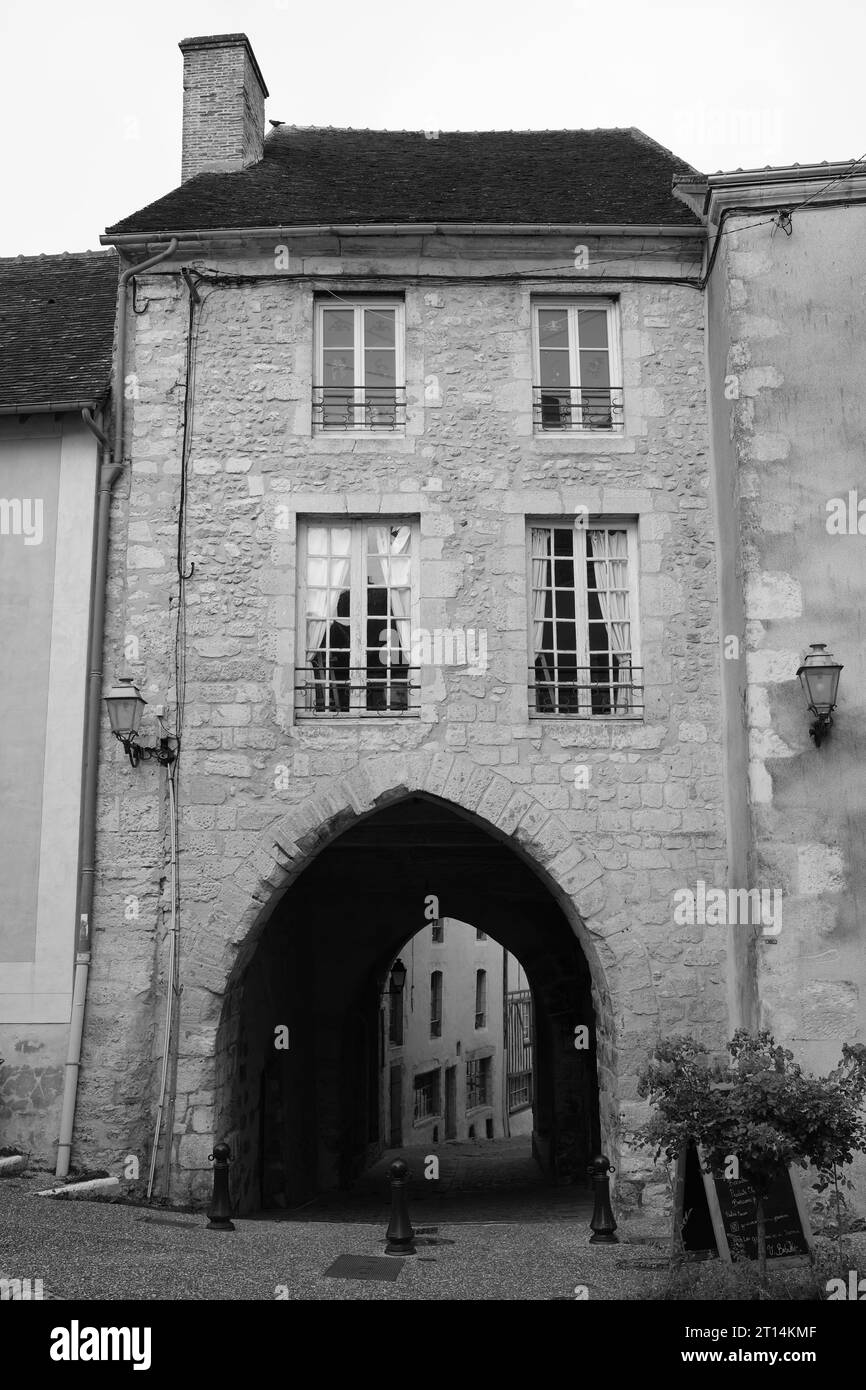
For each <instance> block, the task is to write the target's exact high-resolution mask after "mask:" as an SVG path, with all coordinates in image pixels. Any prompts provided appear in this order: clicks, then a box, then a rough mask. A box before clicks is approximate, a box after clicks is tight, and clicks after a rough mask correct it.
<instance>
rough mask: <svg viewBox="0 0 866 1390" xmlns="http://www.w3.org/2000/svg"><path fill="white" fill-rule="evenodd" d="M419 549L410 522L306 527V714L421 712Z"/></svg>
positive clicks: (301, 679) (301, 694)
mask: <svg viewBox="0 0 866 1390" xmlns="http://www.w3.org/2000/svg"><path fill="white" fill-rule="evenodd" d="M417 549H418V547H417V530H416V527H415V526H414V525H413V524H412V523H410V522H408V521H391V522H390V523H389V522H385V523H382V524H380V523H378V522H377V524H376V525H370V524H369V523H368V522H366V521H351V522H346V521H341V522H340V523H338V524H330V523H328V522H321V523H319V522H309V523H307V524H306V525H305V526H303V527H302V528H301V531H300V545H299V573H300V576H301V585H300V595H299V615H298V646H299V648H303V659H302V662H301V663H299V666H298V671H297V679H296V682H295V708H296V710H297V711H298V713H299V714H303V715H328V716H333V715H341V714H342V715H383V714H386V715H406V714H417V713H418V710H419V698H418V697H419V691H420V685H419V680H418V675H419V673H418V669H417V667H415V668H413V667H410V665H409V660H410V654H411V648H412V632H413V623H414V622H415V614H414V612H413V610H414V607H415V604H416V599H417V591H418V585H417V573H416V569H415V566H416V563H417V561H416V557H417Z"/></svg>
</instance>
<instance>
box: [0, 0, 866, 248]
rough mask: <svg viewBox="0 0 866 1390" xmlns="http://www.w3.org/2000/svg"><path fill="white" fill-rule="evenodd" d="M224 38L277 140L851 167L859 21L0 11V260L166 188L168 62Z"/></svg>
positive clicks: (389, 10) (850, 11)
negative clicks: (639, 144)
mask: <svg viewBox="0 0 866 1390" xmlns="http://www.w3.org/2000/svg"><path fill="white" fill-rule="evenodd" d="M238 31H241V32H244V33H246V34H247V35H248V37H249V39H250V42H251V44H252V47H253V51H254V52H255V54H256V57H257V59H258V62H259V66H260V68H261V70H262V73H263V75H264V78H265V82H266V83H267V86H268V89H269V91H270V99H269V100H268V102H267V103H266V106H265V117H266V119H274V120H281V121H285V122H287V123H289V124H293V125H334V126H355V127H369V128H373V129H405V130H497V129H506V130H509V129H510V130H543V129H563V128H571V129H575V128H581V127H593V126H638V127H639V128H640V129H641V130H643V131H645V132H646V133H647V134H648V135H651V136H652V137H653V138H654V139H655V140H658V141H659V142H660V143H661V144H663V145H666V146H667V147H668V148H669V149H671V150H673V151H674V152H675V153H676V154H678V155H679V156H680V157H681V158H683V159H686V160H687V161H688V162H689V163H690V164H692V165H694V166H695V168H697V169H700V170H701V171H703V172H705V173H711V172H714V171H716V170H718V169H726V170H729V169H737V168H744V169H749V168H762V167H763V166H764V165H767V164H793V163H800V164H809V163H813V162H815V163H820V162H821V161H822V160H830V161H833V160H848V159H857V158H859V157H860V156H862V155H864V154H866V120H864V98H863V90H864V78H863V51H864V41H866V6H864V5H863V4H862V0H824V2H823V3H822V4H821V5H820V6H816V5H814V4H813V3H812V0H809V2H808V3H807V0H727V3H725V4H719V3H713V0H708V3H704V2H703V0H660V3H654V2H653V0H649V3H646V2H645V0H616V3H613V4H611V3H605V0H597V3H593V4H588V3H585V0H544V3H543V4H527V3H526V2H525V0H523V3H520V0H363V3H359V2H358V0H354V2H353V3H349V0H325V3H319V4H312V5H301V4H299V3H297V0H243V4H240V3H234V4H229V3H222V2H221V0H150V3H148V4H147V5H146V6H130V5H128V4H124V3H123V0H113V2H112V3H107V0H74V2H73V3H69V0H40V3H39V4H36V3H34V0H2V8H0V131H2V151H0V152H2V189H3V196H2V204H3V206H2V211H0V255H3V256H15V255H37V254H40V253H52V252H59V251H82V250H87V249H89V248H96V247H98V245H99V235H100V233H101V232H103V231H104V229H105V227H106V226H109V225H110V224H111V223H113V222H116V221H118V220H119V219H120V218H121V217H124V216H126V215H128V214H129V213H131V212H133V211H135V210H136V209H138V208H141V207H144V206H145V205H146V204H147V203H150V202H153V201H154V199H156V198H159V197H161V196H162V195H163V194H165V193H167V192H169V191H170V190H171V189H172V188H175V187H177V185H178V184H179V182H180V150H181V112H182V86H181V79H182V57H181V54H180V52H179V50H178V47H177V45H178V43H179V41H180V40H181V39H183V38H187V37H192V36H196V35H201V34H221V33H234V32H238ZM266 128H267V127H266Z"/></svg>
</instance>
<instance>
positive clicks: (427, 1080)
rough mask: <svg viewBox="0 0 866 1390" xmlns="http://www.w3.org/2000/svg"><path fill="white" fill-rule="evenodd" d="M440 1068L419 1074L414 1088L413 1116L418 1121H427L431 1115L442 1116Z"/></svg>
mask: <svg viewBox="0 0 866 1390" xmlns="http://www.w3.org/2000/svg"><path fill="white" fill-rule="evenodd" d="M439 1076H440V1073H439V1068H438V1067H437V1068H436V1070H435V1071H423V1072H419V1073H418V1075H417V1076H416V1077H415V1079H414V1081H413V1083H412V1087H413V1095H414V1109H413V1115H414V1118H415V1120H416V1121H418V1120H426V1119H428V1118H429V1117H430V1116H431V1115H440V1114H441V1113H442V1106H441V1102H440V1099H439V1092H440V1085H439Z"/></svg>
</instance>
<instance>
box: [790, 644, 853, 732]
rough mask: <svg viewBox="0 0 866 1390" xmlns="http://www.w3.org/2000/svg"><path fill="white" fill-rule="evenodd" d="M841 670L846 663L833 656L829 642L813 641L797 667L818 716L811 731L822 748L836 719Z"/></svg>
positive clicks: (801, 682) (811, 705) (811, 707)
mask: <svg viewBox="0 0 866 1390" xmlns="http://www.w3.org/2000/svg"><path fill="white" fill-rule="evenodd" d="M841 672H842V667H841V666H840V665H839V662H838V661H834V660H833V653H832V652H828V651H827V644H826V642H813V643H812V644H811V646H810V647H809V650H808V651H807V652H806V654H805V655H804V657H803V664H802V666H800V667H799V669H798V671H797V675H798V676H799V677H800V684H801V685H802V687H803V691H804V693H805V695H806V700H807V702H808V705H809V711H810V713H811V714H814V716H815V719H814V722H813V724H812V726H811V728H810V729H809V733H810V734H811V735H812V738H813V739H814V740H815V747H816V748H820V746H821V743H822V740H823V739H825V738H826V736H827V734H828V733H829V732H830V725H831V724H832V723H833V711H834V709H835V708H836V692H837V691H838V689H839V676H840V674H841Z"/></svg>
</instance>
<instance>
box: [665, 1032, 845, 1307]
mask: <svg viewBox="0 0 866 1390" xmlns="http://www.w3.org/2000/svg"><path fill="white" fill-rule="evenodd" d="M728 1052H729V1054H730V1063H729V1064H728V1065H725V1064H724V1063H722V1062H720V1061H718V1060H715V1059H714V1058H713V1057H712V1056H711V1054H710V1052H709V1050H708V1049H707V1048H706V1047H705V1046H704V1044H703V1043H700V1042H697V1041H696V1040H695V1039H694V1038H691V1037H685V1038H672V1039H670V1040H668V1041H664V1042H660V1043H659V1044H658V1045H657V1046H656V1048H655V1050H654V1052H653V1054H652V1056H651V1058H650V1060H649V1063H648V1065H647V1066H646V1067H645V1069H644V1071H643V1072H642V1074H641V1077H640V1081H639V1085H638V1093H639V1094H640V1095H641V1096H644V1097H646V1098H647V1099H648V1100H649V1101H650V1102H651V1103H652V1104H653V1106H654V1107H655V1113H654V1114H653V1116H652V1117H651V1119H650V1120H649V1122H648V1123H647V1125H646V1126H645V1127H644V1129H643V1130H642V1131H641V1133H640V1135H639V1142H640V1143H642V1144H645V1145H647V1146H650V1147H652V1148H654V1149H655V1150H656V1159H658V1157H659V1156H660V1155H661V1154H662V1153H664V1154H665V1156H666V1157H667V1159H668V1160H669V1161H670V1160H673V1159H675V1158H676V1157H677V1156H678V1155H679V1154H680V1153H682V1152H685V1150H686V1149H687V1148H688V1146H689V1144H691V1143H693V1142H694V1143H698V1144H700V1145H701V1149H702V1151H703V1155H704V1160H705V1163H706V1167H707V1170H708V1171H709V1172H711V1173H712V1174H713V1176H714V1177H719V1178H721V1177H724V1176H725V1168H726V1165H727V1163H728V1162H729V1160H730V1158H731V1157H736V1158H737V1160H738V1163H739V1176H740V1177H741V1178H742V1179H744V1181H746V1182H748V1183H750V1184H751V1186H752V1189H753V1191H754V1193H755V1202H756V1208H757V1219H758V1220H757V1224H758V1231H757V1235H758V1265H759V1272H760V1276H761V1279H762V1280H764V1281H765V1280H766V1269H767V1265H766V1238H765V1237H766V1233H765V1228H764V1199H765V1197H766V1194H767V1191H768V1188H769V1185H770V1183H771V1181H772V1178H773V1176H774V1174H775V1173H776V1172H777V1170H778V1167H779V1165H780V1164H781V1165H783V1166H787V1165H788V1164H790V1163H797V1164H799V1165H800V1166H801V1167H803V1168H806V1167H808V1165H809V1164H812V1165H813V1167H814V1168H816V1169H817V1172H818V1182H817V1183H816V1187H817V1189H818V1190H819V1191H823V1190H824V1189H825V1188H827V1187H828V1186H829V1185H830V1184H831V1183H832V1184H833V1186H834V1189H835V1191H836V1193H837V1197H838V1189H839V1185H840V1183H841V1184H842V1185H843V1186H846V1187H849V1188H850V1187H851V1186H852V1184H851V1183H850V1182H849V1181H848V1179H847V1178H845V1177H844V1176H843V1175H842V1173H841V1170H842V1169H843V1168H844V1167H845V1165H847V1164H849V1163H850V1162H851V1160H852V1159H853V1157H854V1153H855V1152H856V1151H859V1150H862V1149H864V1148H866V1118H864V1115H863V1103H864V1099H866V1046H864V1045H863V1044H856V1045H850V1044H848V1043H845V1044H844V1045H843V1048H842V1058H841V1061H840V1062H839V1065H838V1066H837V1067H836V1068H835V1069H834V1070H833V1071H832V1072H830V1073H829V1075H828V1076H826V1077H814V1076H809V1075H807V1074H805V1073H804V1072H803V1069H802V1067H800V1065H799V1063H797V1062H795V1061H794V1054H793V1053H792V1052H789V1051H787V1050H786V1049H785V1048H783V1047H777V1046H776V1043H775V1040H774V1038H773V1037H772V1036H771V1034H770V1033H768V1032H766V1031H762V1032H760V1033H758V1034H757V1035H756V1036H752V1035H751V1034H750V1033H748V1032H747V1031H746V1030H745V1029H738V1030H737V1032H736V1033H735V1034H734V1037H733V1038H732V1040H731V1041H730V1043H728ZM839 1226H840V1228H841V1218H840V1220H839Z"/></svg>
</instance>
